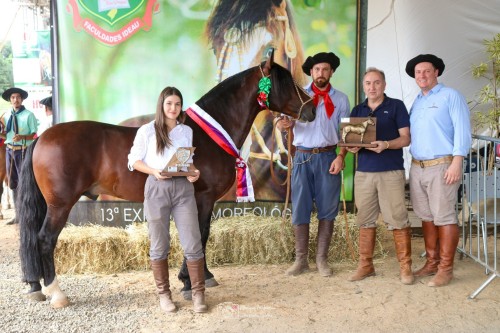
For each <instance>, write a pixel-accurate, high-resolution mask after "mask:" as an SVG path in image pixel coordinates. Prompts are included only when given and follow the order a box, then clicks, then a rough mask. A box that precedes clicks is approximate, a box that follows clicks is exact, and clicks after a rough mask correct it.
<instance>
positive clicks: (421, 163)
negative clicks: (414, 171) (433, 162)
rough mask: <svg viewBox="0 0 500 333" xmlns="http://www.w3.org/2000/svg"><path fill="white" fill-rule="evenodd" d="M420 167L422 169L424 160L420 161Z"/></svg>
mask: <svg viewBox="0 0 500 333" xmlns="http://www.w3.org/2000/svg"><path fill="white" fill-rule="evenodd" d="M420 167H421V168H422V169H423V168H425V163H424V161H420Z"/></svg>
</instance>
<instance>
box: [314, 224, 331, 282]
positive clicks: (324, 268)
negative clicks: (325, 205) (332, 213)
mask: <svg viewBox="0 0 500 333" xmlns="http://www.w3.org/2000/svg"><path fill="white" fill-rule="evenodd" d="M332 235H333V221H326V220H320V221H319V224H318V246H317V251H316V266H317V267H318V273H319V274H320V275H321V276H325V277H327V276H331V275H332V269H331V268H330V267H329V266H328V249H329V248H330V242H331V240H332Z"/></svg>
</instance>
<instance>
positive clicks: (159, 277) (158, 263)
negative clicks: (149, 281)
mask: <svg viewBox="0 0 500 333" xmlns="http://www.w3.org/2000/svg"><path fill="white" fill-rule="evenodd" d="M151 269H152V271H153V277H154V279H155V283H156V290H157V291H158V296H159V298H160V309H161V310H162V311H164V312H167V313H172V312H175V311H176V310H177V307H176V306H175V304H174V302H172V293H171V292H170V282H169V277H168V259H162V260H151Z"/></svg>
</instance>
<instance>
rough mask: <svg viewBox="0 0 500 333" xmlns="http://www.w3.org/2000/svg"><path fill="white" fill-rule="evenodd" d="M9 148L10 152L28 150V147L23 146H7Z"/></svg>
mask: <svg viewBox="0 0 500 333" xmlns="http://www.w3.org/2000/svg"><path fill="white" fill-rule="evenodd" d="M7 148H9V149H10V150H21V149H26V146H22V145H11V144H10V143H8V144H7Z"/></svg>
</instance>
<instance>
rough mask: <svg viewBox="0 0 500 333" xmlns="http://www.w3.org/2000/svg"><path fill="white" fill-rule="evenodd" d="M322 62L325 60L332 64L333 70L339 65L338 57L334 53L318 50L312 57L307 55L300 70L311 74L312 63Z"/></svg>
mask: <svg viewBox="0 0 500 333" xmlns="http://www.w3.org/2000/svg"><path fill="white" fill-rule="evenodd" d="M322 62H326V63H328V64H330V66H332V69H333V71H335V70H336V69H337V67H339V65H340V59H339V57H337V56H336V55H335V53H333V52H320V53H317V54H315V55H313V56H312V57H307V59H306V61H305V62H304V64H303V65H302V70H303V71H304V73H306V75H309V76H310V75H311V68H313V66H314V65H316V64H320V63H322Z"/></svg>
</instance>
